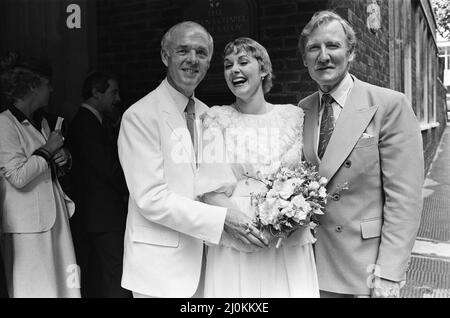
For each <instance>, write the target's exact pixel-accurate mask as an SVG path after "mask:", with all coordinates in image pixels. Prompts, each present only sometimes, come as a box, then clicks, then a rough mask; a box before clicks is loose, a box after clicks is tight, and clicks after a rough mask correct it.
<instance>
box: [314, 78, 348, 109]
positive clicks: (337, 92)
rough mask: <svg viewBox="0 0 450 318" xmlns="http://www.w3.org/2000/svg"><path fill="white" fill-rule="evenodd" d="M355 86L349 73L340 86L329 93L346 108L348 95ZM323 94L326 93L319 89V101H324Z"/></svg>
mask: <svg viewBox="0 0 450 318" xmlns="http://www.w3.org/2000/svg"><path fill="white" fill-rule="evenodd" d="M353 85H354V83H353V79H352V76H351V75H350V73H347V75H346V76H345V77H344V79H343V80H342V81H341V82H340V83H339V85H338V86H337V87H335V88H334V89H333V90H332V91H331V92H330V93H329V94H330V95H331V97H333V99H334V100H335V101H336V103H337V104H338V105H339V106H340V107H341V108H344V105H345V102H346V101H347V96H348V93H349V92H350V90H351V89H352V88H353ZM323 94H324V93H323V92H322V91H321V90H320V89H319V101H321V100H322V96H323Z"/></svg>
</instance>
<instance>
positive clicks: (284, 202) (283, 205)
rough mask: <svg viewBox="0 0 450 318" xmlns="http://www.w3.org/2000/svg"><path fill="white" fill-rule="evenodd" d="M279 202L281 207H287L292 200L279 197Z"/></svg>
mask: <svg viewBox="0 0 450 318" xmlns="http://www.w3.org/2000/svg"><path fill="white" fill-rule="evenodd" d="M277 203H278V207H279V208H280V209H285V208H287V207H289V206H290V202H289V201H286V200H283V199H278V201H277Z"/></svg>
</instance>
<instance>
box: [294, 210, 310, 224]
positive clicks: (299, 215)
mask: <svg viewBox="0 0 450 318" xmlns="http://www.w3.org/2000/svg"><path fill="white" fill-rule="evenodd" d="M307 216H308V213H307V212H306V211H304V210H303V209H302V210H297V211H296V213H295V216H294V221H295V222H297V223H299V222H300V221H303V220H306V217H307Z"/></svg>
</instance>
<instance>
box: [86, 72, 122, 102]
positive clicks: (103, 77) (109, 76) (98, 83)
mask: <svg viewBox="0 0 450 318" xmlns="http://www.w3.org/2000/svg"><path fill="white" fill-rule="evenodd" d="M108 80H115V81H118V77H117V75H116V74H114V73H112V72H107V71H92V72H90V73H88V75H87V76H86V79H85V80H84V83H83V99H84V100H86V99H89V98H91V97H92V90H93V89H94V88H95V89H96V90H97V91H99V92H100V93H104V92H106V90H107V89H108V87H109V83H108Z"/></svg>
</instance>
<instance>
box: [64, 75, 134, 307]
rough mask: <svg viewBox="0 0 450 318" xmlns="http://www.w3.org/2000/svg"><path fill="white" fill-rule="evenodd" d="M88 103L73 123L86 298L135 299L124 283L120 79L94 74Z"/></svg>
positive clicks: (73, 180) (78, 246)
mask: <svg viewBox="0 0 450 318" xmlns="http://www.w3.org/2000/svg"><path fill="white" fill-rule="evenodd" d="M83 98H84V103H83V104H82V105H81V107H80V109H79V111H78V113H77V114H76V115H75V117H74V119H73V120H72V122H71V124H70V127H69V134H68V138H67V145H68V147H69V149H70V151H71V153H72V162H73V166H72V171H71V175H70V191H69V192H70V194H71V198H72V199H73V200H74V201H75V204H76V211H75V215H74V217H73V218H72V220H71V227H72V234H73V237H74V245H75V250H76V254H77V262H78V264H79V265H80V267H81V292H82V296H83V297H114V298H122V297H131V294H130V292H129V291H127V290H125V289H123V288H122V287H121V286H120V282H121V277H122V261H123V238H124V232H125V223H126V214H127V200H128V190H127V187H126V183H125V178H124V175H123V172H122V168H121V166H120V163H119V159H118V155H117V135H116V133H114V127H113V125H112V122H113V120H111V117H112V116H111V114H113V113H114V108H115V107H116V106H117V104H118V103H119V102H120V96H119V86H118V81H117V78H116V77H115V76H114V75H112V74H109V73H105V72H93V73H91V74H89V75H88V76H87V78H86V80H85V82H84V85H83Z"/></svg>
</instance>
